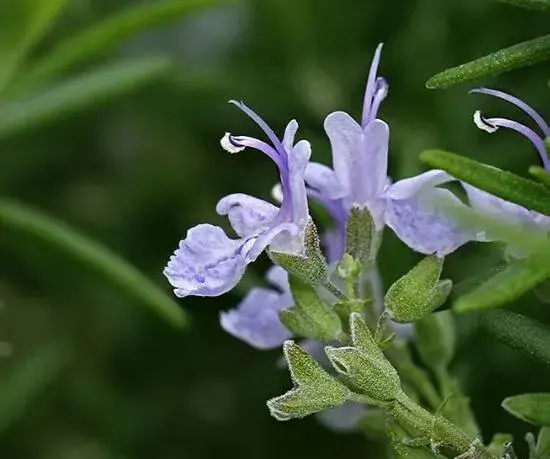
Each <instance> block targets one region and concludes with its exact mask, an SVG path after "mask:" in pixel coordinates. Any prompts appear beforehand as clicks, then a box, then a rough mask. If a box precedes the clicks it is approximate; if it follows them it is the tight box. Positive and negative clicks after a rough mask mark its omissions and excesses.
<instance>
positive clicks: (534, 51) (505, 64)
mask: <svg viewBox="0 0 550 459" xmlns="http://www.w3.org/2000/svg"><path fill="white" fill-rule="evenodd" d="M549 58H550V35H544V36H542V37H537V38H534V39H533V40H529V41H524V42H522V43H518V44H516V45H513V46H510V47H509V48H505V49H501V50H499V51H496V52H494V53H492V54H489V55H488V56H484V57H481V58H479V59H476V60H475V61H472V62H468V63H466V64H462V65H459V66H458V67H453V68H451V69H447V70H444V71H443V72H441V73H438V74H437V75H434V76H433V77H431V78H430V79H429V80H428V81H427V82H426V87H427V88H428V89H439V88H447V87H449V86H452V85H453V84H457V83H462V82H464V81H470V80H474V79H476V78H481V77H487V76H493V75H498V74H500V73H504V72H508V71H510V70H514V69H517V68H520V67H525V66H528V65H532V64H535V63H537V62H541V61H544V60H546V59H549Z"/></svg>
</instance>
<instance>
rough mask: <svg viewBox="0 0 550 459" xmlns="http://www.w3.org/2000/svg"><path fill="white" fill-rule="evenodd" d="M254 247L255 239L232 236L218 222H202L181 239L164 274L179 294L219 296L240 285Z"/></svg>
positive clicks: (177, 294)
mask: <svg viewBox="0 0 550 459" xmlns="http://www.w3.org/2000/svg"><path fill="white" fill-rule="evenodd" d="M252 247H253V240H247V239H230V238H229V237H227V235H226V234H225V232H224V231H223V229H221V228H220V227H218V226H213V225H208V224H203V225H198V226H195V227H194V228H191V229H190V230H189V231H188V232H187V237H186V238H185V239H184V240H182V241H181V242H180V244H179V248H178V249H177V250H176V251H175V252H174V254H173V255H172V256H171V257H170V261H169V262H168V265H167V266H166V268H165V269H164V275H165V276H166V277H167V279H168V281H169V282H170V284H171V285H172V286H173V287H175V289H174V293H175V295H176V296H178V297H185V296H188V295H195V296H218V295H221V294H222V293H225V292H228V291H229V290H231V289H232V288H233V287H235V285H237V283H238V282H239V280H240V279H241V277H242V275H243V272H244V270H245V268H246V265H247V264H248V263H249V258H250V257H249V253H250V251H251V250H252ZM250 261H251V260H250Z"/></svg>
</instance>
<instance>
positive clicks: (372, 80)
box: [361, 43, 383, 127]
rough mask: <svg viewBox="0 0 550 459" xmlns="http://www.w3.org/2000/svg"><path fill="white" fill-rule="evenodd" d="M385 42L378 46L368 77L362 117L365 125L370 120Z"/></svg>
mask: <svg viewBox="0 0 550 459" xmlns="http://www.w3.org/2000/svg"><path fill="white" fill-rule="evenodd" d="M382 46H383V44H382V43H380V44H379V45H378V46H377V47H376V51H375V52H374V57H373V59H372V63H371V66H370V70H369V76H368V78H367V88H366V89H365V99H364V102H363V116H362V119H361V125H362V126H363V127H365V126H366V125H367V123H368V122H369V121H370V115H371V107H372V102H373V96H374V92H375V90H376V72H377V71H378V64H379V63H380V54H381V53H382Z"/></svg>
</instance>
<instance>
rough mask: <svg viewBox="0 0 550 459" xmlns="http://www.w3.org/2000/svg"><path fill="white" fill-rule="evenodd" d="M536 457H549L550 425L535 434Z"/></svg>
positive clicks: (540, 458)
mask: <svg viewBox="0 0 550 459" xmlns="http://www.w3.org/2000/svg"><path fill="white" fill-rule="evenodd" d="M535 457H536V458H537V459H550V427H543V428H542V429H540V431H539V434H538V436H537V449H536V456H535Z"/></svg>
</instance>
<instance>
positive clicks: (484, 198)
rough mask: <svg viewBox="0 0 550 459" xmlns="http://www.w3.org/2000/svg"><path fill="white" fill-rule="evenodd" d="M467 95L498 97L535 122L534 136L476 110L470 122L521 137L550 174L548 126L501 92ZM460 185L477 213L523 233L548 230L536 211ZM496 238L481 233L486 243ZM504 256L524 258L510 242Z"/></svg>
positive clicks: (484, 90)
mask: <svg viewBox="0 0 550 459" xmlns="http://www.w3.org/2000/svg"><path fill="white" fill-rule="evenodd" d="M470 92H471V93H479V94H487V95H490V96H494V97H498V98H499V99H503V100H505V101H507V102H510V103H511V104H513V105H515V106H516V107H518V108H519V109H520V110H522V111H523V112H524V113H526V114H527V115H528V116H529V117H530V118H531V119H532V120H533V121H534V122H535V124H536V125H537V128H538V129H539V131H540V132H541V134H537V133H536V132H535V131H534V130H532V129H531V128H529V127H527V126H525V125H523V124H521V123H518V122H517V121H512V120H509V119H506V118H485V117H484V116H482V114H481V112H480V111H476V112H475V114H474V123H475V124H476V126H477V127H478V128H480V129H482V130H484V131H486V132H489V133H493V132H495V131H497V130H498V129H499V128H506V129H511V130H513V131H516V132H518V133H520V134H522V135H524V136H525V137H527V139H529V140H530V141H531V143H532V144H533V145H534V147H535V149H536V150H537V152H538V154H539V156H540V158H541V160H542V163H543V165H544V168H545V169H546V170H547V171H549V172H550V161H549V159H548V155H547V152H546V147H545V144H544V138H546V137H550V127H549V126H548V124H547V123H546V121H545V120H544V119H543V118H542V116H541V115H540V114H539V113H537V112H536V111H535V110H534V109H533V108H532V107H530V106H529V105H527V104H526V103H525V102H523V101H522V100H520V99H518V98H516V97H514V96H512V95H510V94H506V93H505V92H502V91H498V90H496V89H488V88H479V89H473V90H471V91H470ZM543 136H544V137H543ZM462 185H463V187H464V189H465V190H466V193H467V195H468V199H469V201H470V206H471V207H472V208H473V209H474V210H476V211H478V212H480V213H481V214H483V215H485V216H487V217H491V218H494V219H497V220H501V221H505V222H507V223H511V224H515V225H518V226H520V227H521V228H523V229H525V230H526V232H529V231H535V232H537V231H538V232H544V233H547V232H548V231H549V230H550V217H548V216H546V215H543V214H540V213H539V212H535V211H532V210H528V209H526V208H525V207H522V206H520V205H518V204H514V203H512V202H509V201H506V200H504V199H502V198H499V197H497V196H494V195H492V194H490V193H487V192H485V191H482V190H480V189H478V188H476V187H474V186H472V185H469V184H467V183H462ZM497 239H498V238H496V237H494V236H493V235H491V234H485V240H486V241H492V240H497ZM507 254H508V255H511V256H513V257H516V258H521V257H524V256H526V255H527V254H526V253H525V251H524V250H523V249H522V248H520V247H515V246H514V245H513V244H510V243H508V245H507Z"/></svg>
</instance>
